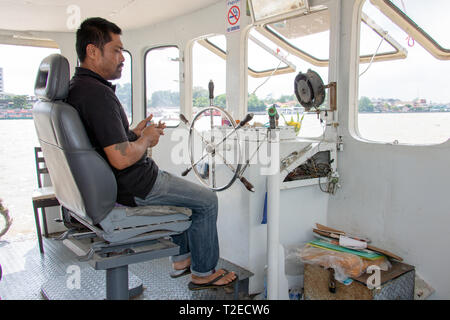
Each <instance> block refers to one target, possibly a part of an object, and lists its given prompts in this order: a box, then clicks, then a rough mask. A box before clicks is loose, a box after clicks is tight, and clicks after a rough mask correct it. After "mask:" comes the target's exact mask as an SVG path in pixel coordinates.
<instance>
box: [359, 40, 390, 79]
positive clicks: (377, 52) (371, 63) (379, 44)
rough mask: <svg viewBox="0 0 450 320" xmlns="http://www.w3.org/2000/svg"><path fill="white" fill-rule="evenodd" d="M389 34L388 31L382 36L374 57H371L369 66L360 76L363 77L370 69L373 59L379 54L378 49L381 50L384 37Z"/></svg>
mask: <svg viewBox="0 0 450 320" xmlns="http://www.w3.org/2000/svg"><path fill="white" fill-rule="evenodd" d="M387 35H388V33H387V32H386V33H385V34H384V35H383V38H381V41H380V44H379V45H378V48H377V50H376V51H375V53H374V54H373V56H372V58H371V59H370V62H369V65H368V66H367V68H366V70H364V71H363V72H362V73H360V75H359V77H361V76H362V75H363V74H364V73H366V72H367V70H369V68H370V67H371V66H372V63H373V59H375V56H376V55H377V54H378V50H380V47H381V44H382V43H383V41H384V39H385V38H386V36H387Z"/></svg>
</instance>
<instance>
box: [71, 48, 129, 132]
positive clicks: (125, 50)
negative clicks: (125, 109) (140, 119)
mask: <svg viewBox="0 0 450 320" xmlns="http://www.w3.org/2000/svg"><path fill="white" fill-rule="evenodd" d="M122 51H124V52H127V53H128V54H129V55H130V81H131V82H130V85H131V100H130V101H131V122H130V126H131V125H132V124H133V121H134V103H133V55H132V54H131V51H129V50H127V49H123V50H122ZM77 60H78V59H77ZM118 98H119V97H117V99H118ZM119 101H120V100H119Z"/></svg>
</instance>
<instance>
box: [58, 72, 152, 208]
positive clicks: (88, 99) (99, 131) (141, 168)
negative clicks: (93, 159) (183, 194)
mask: <svg viewBox="0 0 450 320" xmlns="http://www.w3.org/2000/svg"><path fill="white" fill-rule="evenodd" d="M115 89H116V88H115V86H113V85H112V84H111V83H110V82H109V81H106V80H105V79H103V78H102V77H101V76H100V75H98V74H97V73H95V72H93V71H91V70H89V69H85V68H80V67H77V68H76V71H75V75H74V76H73V78H72V79H71V81H70V87H69V95H68V97H67V100H66V101H67V103H68V104H70V105H72V106H73V107H75V109H77V110H78V113H79V114H80V118H81V120H82V122H83V124H84V127H85V129H86V132H87V135H88V137H89V139H90V141H91V143H92V146H93V147H94V148H95V149H96V150H97V152H98V153H99V154H100V155H101V156H102V157H103V158H104V159H105V160H106V162H108V164H109V161H108V158H107V157H106V154H105V151H104V150H103V148H105V147H108V146H111V145H114V144H117V143H121V142H125V141H130V142H132V141H135V140H137V139H138V137H137V136H136V134H135V133H134V132H133V131H131V130H129V123H128V119H127V116H126V114H125V111H124V110H123V107H122V105H121V103H120V101H119V99H118V98H117V96H116V94H115ZM109 165H110V167H111V169H112V171H113V172H114V175H115V177H116V180H117V202H118V203H120V204H123V205H126V206H136V203H135V202H134V197H135V196H137V197H139V198H145V197H146V195H147V194H148V193H149V192H150V190H151V189H152V187H153V184H154V183H155V180H156V177H157V175H158V166H157V165H156V163H155V162H154V161H153V160H152V159H151V158H148V157H146V155H143V156H142V158H141V159H140V160H139V161H138V162H136V163H135V164H134V165H132V166H130V167H128V168H126V169H124V170H117V169H115V168H114V167H113V166H111V164H109Z"/></svg>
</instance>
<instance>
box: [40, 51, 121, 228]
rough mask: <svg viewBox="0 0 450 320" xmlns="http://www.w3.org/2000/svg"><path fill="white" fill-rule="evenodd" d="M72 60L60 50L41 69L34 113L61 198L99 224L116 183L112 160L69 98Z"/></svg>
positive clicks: (108, 208) (111, 205)
mask: <svg viewBox="0 0 450 320" xmlns="http://www.w3.org/2000/svg"><path fill="white" fill-rule="evenodd" d="M69 79H70V72H69V62H68V61H67V59H66V58H65V57H63V56H62V55H60V54H53V55H50V56H48V57H47V58H45V59H44V60H43V61H42V62H41V64H40V66H39V70H38V74H37V78H36V84H35V95H36V97H37V98H38V99H39V100H38V102H36V104H35V105H34V108H33V119H34V125H35V128H36V132H37V136H38V139H39V142H40V144H41V148H42V152H43V154H44V158H45V161H46V165H47V168H48V172H49V174H50V179H51V180H52V184H53V188H54V190H55V195H56V198H57V199H58V201H59V202H60V203H61V205H63V206H64V207H66V208H67V209H69V210H70V211H72V212H74V213H76V214H78V215H79V216H81V217H83V218H85V219H87V220H88V221H90V222H91V223H93V224H98V223H99V222H100V221H101V220H103V219H104V218H105V217H106V216H107V215H108V213H109V212H111V210H112V209H113V208H114V205H115V202H116V196H117V184H116V179H115V177H114V174H113V172H112V170H111V168H110V167H109V165H108V164H107V162H106V161H105V160H104V159H103V158H102V157H101V156H100V155H99V154H98V153H97V152H96V151H95V149H94V148H93V147H92V145H91V143H90V141H89V138H88V136H87V134H86V131H85V128H84V126H83V123H82V122H81V119H80V117H79V115H78V112H77V110H76V109H75V108H74V107H72V106H70V105H68V104H67V103H65V102H64V99H65V98H66V97H67V94H68V92H69Z"/></svg>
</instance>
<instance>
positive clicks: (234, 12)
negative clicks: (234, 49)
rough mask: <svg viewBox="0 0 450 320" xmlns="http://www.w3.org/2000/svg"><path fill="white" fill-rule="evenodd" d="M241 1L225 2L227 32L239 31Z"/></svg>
mask: <svg viewBox="0 0 450 320" xmlns="http://www.w3.org/2000/svg"><path fill="white" fill-rule="evenodd" d="M240 18H241V0H228V1H227V32H233V31H238V30H240V29H241V23H240Z"/></svg>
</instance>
